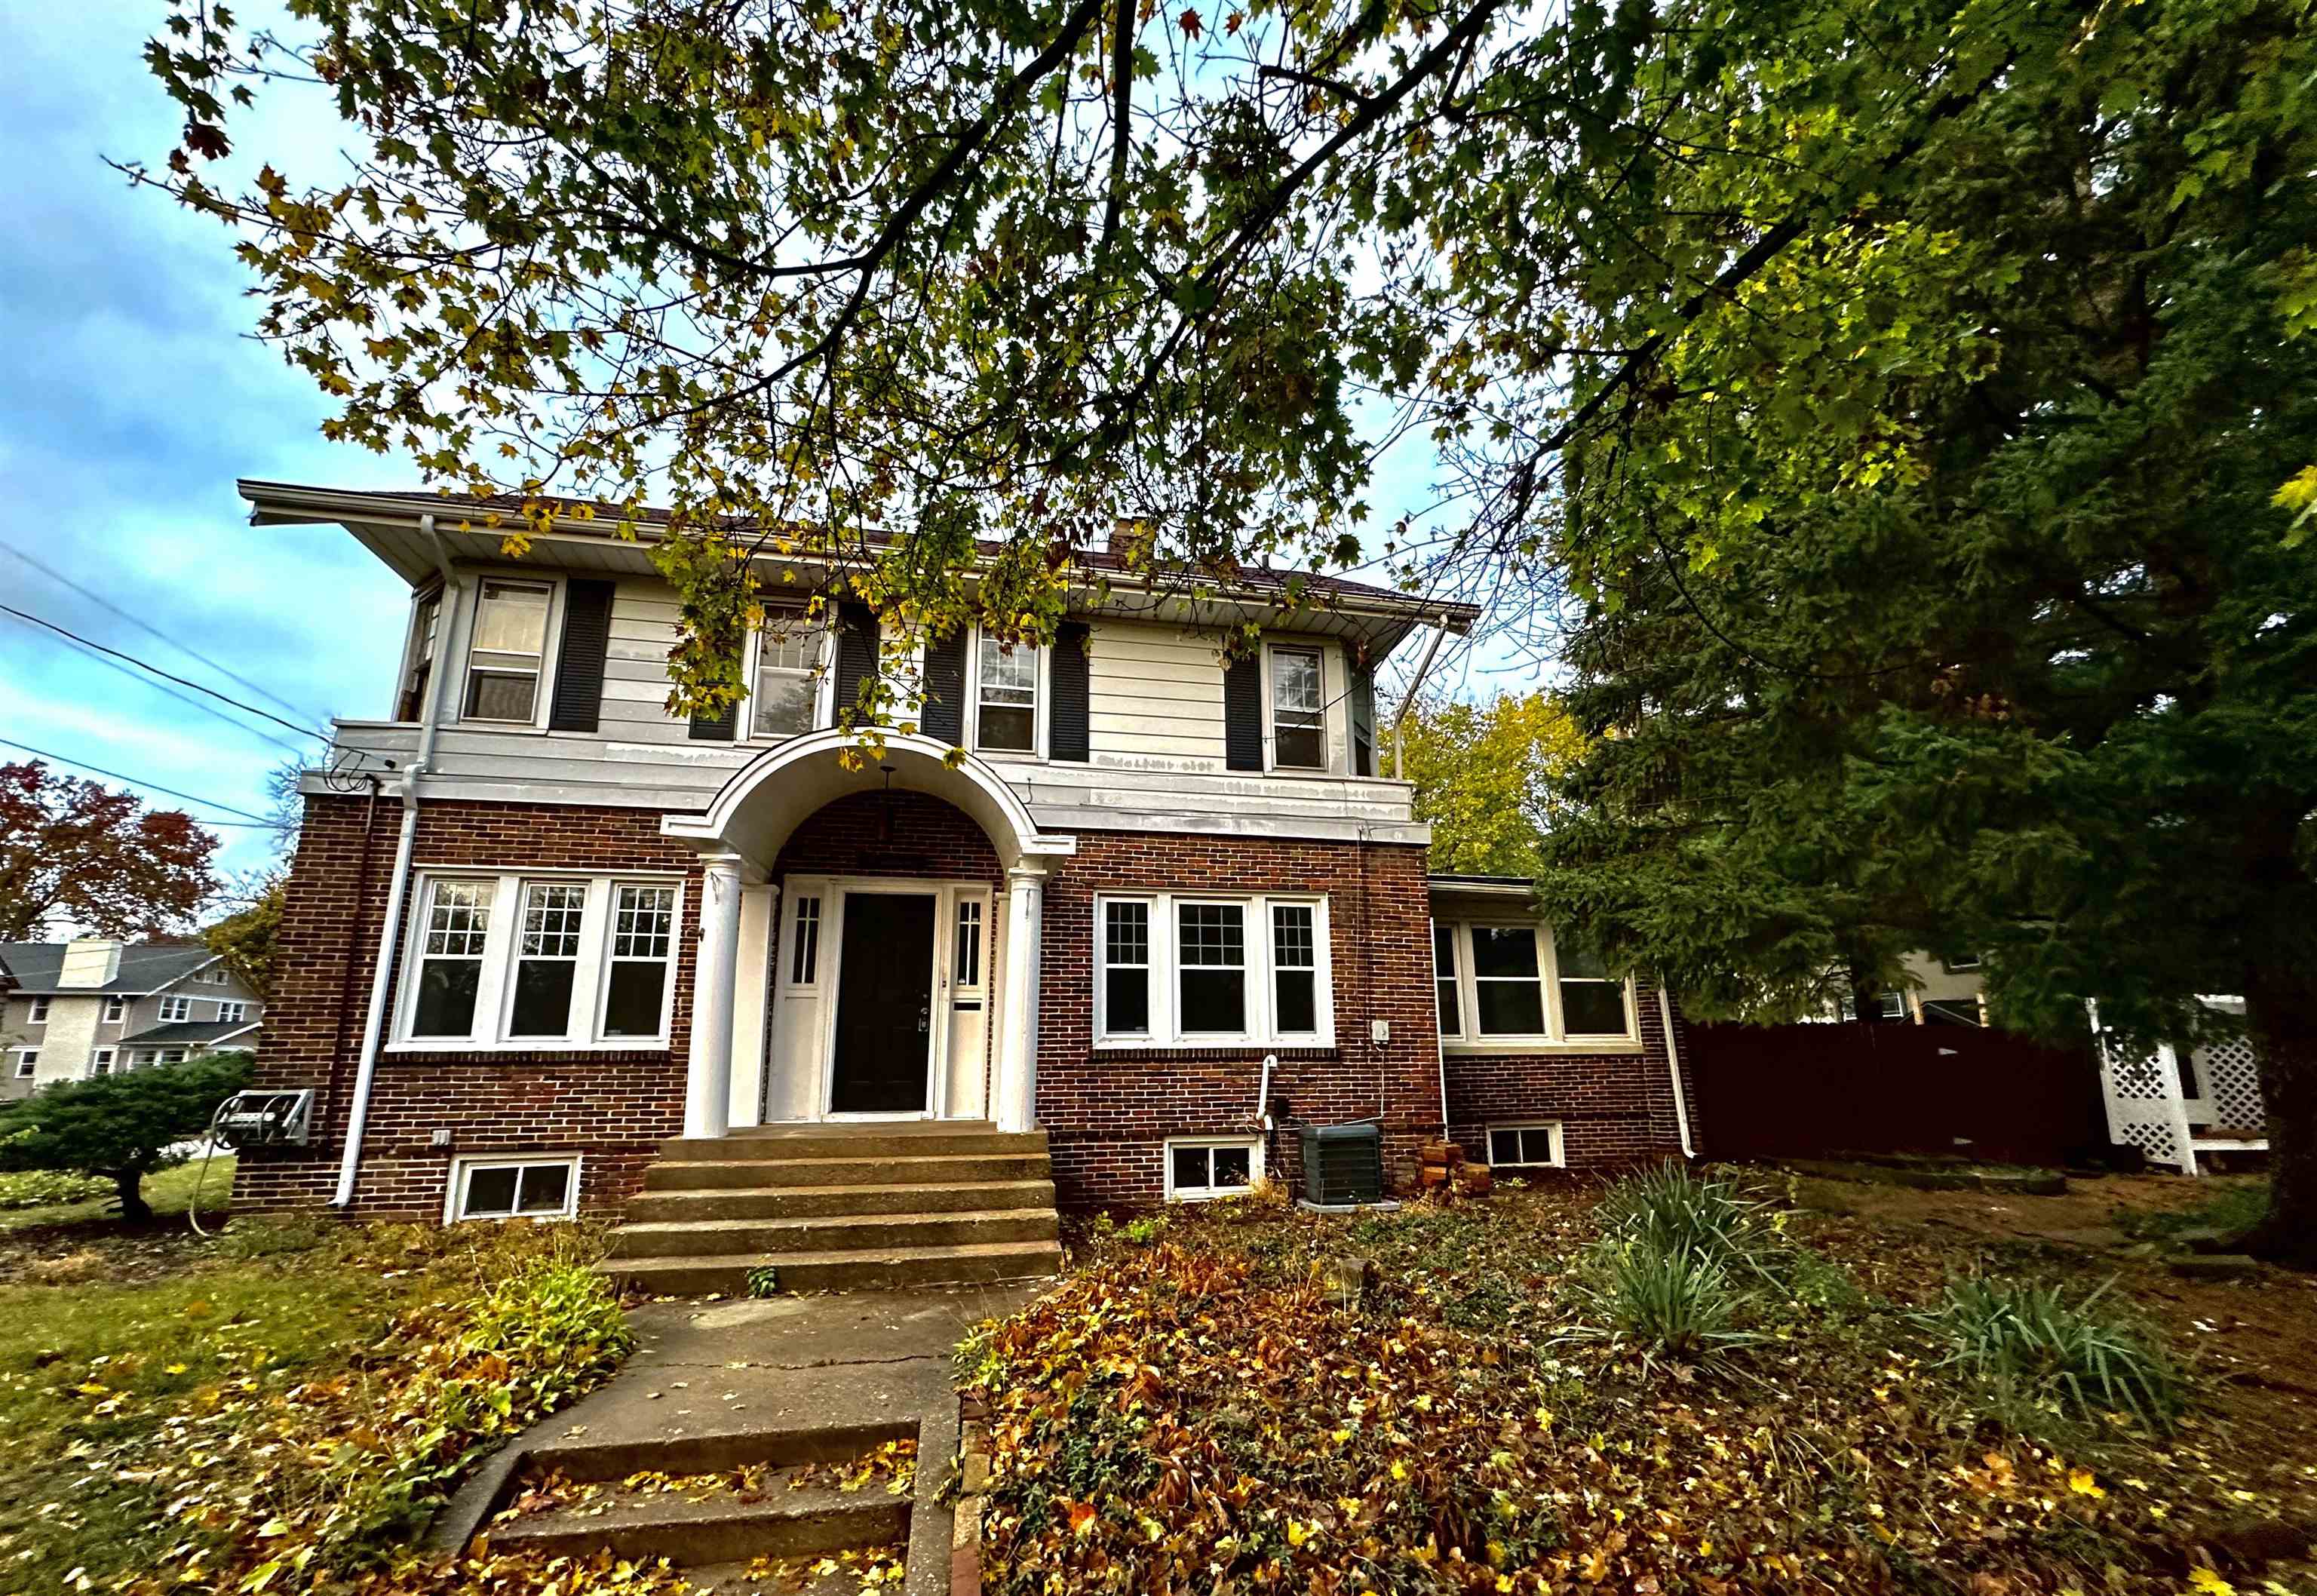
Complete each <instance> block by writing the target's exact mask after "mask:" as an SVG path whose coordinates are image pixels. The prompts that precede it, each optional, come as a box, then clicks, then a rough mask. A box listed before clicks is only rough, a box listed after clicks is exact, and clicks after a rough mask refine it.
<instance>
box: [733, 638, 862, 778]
mask: <svg viewBox="0 0 2317 1596" xmlns="http://www.w3.org/2000/svg"><path fill="white" fill-rule="evenodd" d="M793 607H795V606H793V605H771V606H768V607H767V609H766V611H765V615H766V618H767V619H770V618H771V615H772V613H773V611H774V610H785V609H791V608H793ZM812 625H813V626H814V627H815V628H817V629H818V630H819V632H820V667H819V669H818V670H817V671H815V672H814V673H813V684H812V724H811V725H810V726H808V727H806V728H805V729H804V731H792V732H790V733H789V734H788V736H785V737H773V736H770V735H766V734H763V733H759V732H758V731H757V730H756V671H757V669H758V668H759V667H760V665H761V664H762V663H763V660H764V654H765V629H764V628H763V627H761V626H759V627H757V628H756V629H755V630H754V631H752V632H749V633H748V646H747V650H746V656H747V658H746V659H745V661H744V663H745V665H746V667H747V668H746V669H745V670H744V671H743V672H742V673H741V677H740V679H741V681H742V682H743V683H745V684H746V685H747V694H746V695H744V696H743V697H742V698H741V700H740V724H739V725H738V727H737V728H735V731H737V733H738V737H737V739H736V740H738V741H739V742H742V743H753V744H755V745H756V747H758V748H761V749H771V748H778V747H779V746H780V745H781V744H783V743H784V742H787V741H789V740H790V739H791V738H796V737H806V736H810V734H811V733H813V732H815V731H822V730H825V729H826V728H827V727H830V726H833V725H835V724H836V639H837V624H836V605H826V606H824V607H823V609H822V612H821V614H819V615H818V616H816V617H813V618H812Z"/></svg>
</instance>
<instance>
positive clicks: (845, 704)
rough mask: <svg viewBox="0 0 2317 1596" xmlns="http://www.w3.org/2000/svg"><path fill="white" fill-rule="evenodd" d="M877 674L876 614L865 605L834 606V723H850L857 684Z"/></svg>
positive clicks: (856, 708) (855, 710)
mask: <svg viewBox="0 0 2317 1596" xmlns="http://www.w3.org/2000/svg"><path fill="white" fill-rule="evenodd" d="M876 674H877V612H876V611H874V610H872V609H871V608H870V607H869V606H868V605H865V604H840V605H837V606H836V723H837V724H838V725H840V726H843V725H849V724H851V723H852V722H853V719H854V716H855V714H856V713H858V711H859V709H860V706H861V684H862V683H863V682H865V681H867V680H868V679H869V678H870V677H872V676H875V675H876Z"/></svg>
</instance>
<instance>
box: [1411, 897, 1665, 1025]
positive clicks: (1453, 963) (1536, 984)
mask: <svg viewBox="0 0 2317 1596" xmlns="http://www.w3.org/2000/svg"><path fill="white" fill-rule="evenodd" d="M1432 974H1433V988H1434V991H1435V993H1436V1000H1437V1002H1438V1005H1439V1015H1440V1035H1441V1036H1442V1038H1443V1039H1444V1040H1445V1041H1446V1042H1448V1043H1449V1044H1451V1045H1454V1046H1458V1047H1462V1048H1463V1049H1465V1050H1466V1051H1468V1052H1485V1051H1487V1050H1488V1049H1489V1047H1492V1046H1499V1045H1513V1046H1524V1045H1540V1044H1552V1045H1568V1046H1570V1047H1571V1048H1572V1049H1576V1048H1582V1047H1585V1046H1588V1045H1595V1044H1604V1045H1610V1046H1612V1047H1618V1046H1622V1047H1624V1048H1625V1049H1627V1050H1630V1049H1631V1048H1632V1047H1633V1045H1635V1044H1636V1043H1637V1041H1638V1039H1639V1032H1638V1031H1637V1030H1636V1029H1635V1027H1634V1019H1633V997H1632V992H1631V990H1630V983H1629V982H1627V981H1626V979H1625V978H1624V976H1623V975H1619V974H1615V973H1612V972H1611V971H1610V969H1609V967H1608V965H1607V964H1606V963H1605V962H1604V961H1603V960H1602V958H1601V957H1600V955H1598V954H1597V953H1595V952H1593V951H1592V950H1591V949H1590V948H1588V946H1586V945H1585V943H1584V942H1583V941H1582V940H1581V939H1580V938H1579V937H1577V936H1576V935H1574V934H1570V935H1568V936H1563V937H1555V936H1554V935H1553V933H1552V931H1551V930H1549V929H1548V928H1544V927H1543V926H1539V925H1535V924H1534V923H1522V922H1519V921H1497V920H1489V919H1443V920H1436V921H1435V922H1434V924H1433V927H1432Z"/></svg>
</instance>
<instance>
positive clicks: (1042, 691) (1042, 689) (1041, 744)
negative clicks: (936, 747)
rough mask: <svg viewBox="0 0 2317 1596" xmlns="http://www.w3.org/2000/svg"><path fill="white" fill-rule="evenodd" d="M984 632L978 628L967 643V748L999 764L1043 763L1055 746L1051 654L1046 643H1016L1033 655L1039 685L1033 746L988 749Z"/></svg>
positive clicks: (1035, 692) (1032, 713)
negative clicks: (1050, 723)
mask: <svg viewBox="0 0 2317 1596" xmlns="http://www.w3.org/2000/svg"><path fill="white" fill-rule="evenodd" d="M982 636H983V633H982V629H981V628H980V626H974V627H972V628H971V629H969V630H968V632H966V643H965V705H964V709H965V714H964V717H963V727H964V732H965V746H966V747H967V748H969V749H972V750H973V752H974V753H975V754H977V755H979V756H980V758H984V759H989V760H992V761H996V762H999V763H1003V762H1005V761H1007V760H1013V761H1015V762H1017V763H1025V764H1027V763H1042V762H1043V761H1044V759H1045V757H1046V750H1047V749H1049V748H1051V746H1052V744H1051V742H1050V741H1049V740H1048V736H1047V714H1048V713H1049V708H1050V705H1051V701H1052V699H1053V677H1052V671H1051V659H1050V656H1051V650H1049V649H1048V648H1047V647H1046V645H1045V644H1043V643H1028V642H1022V643H1015V645H1014V646H1015V648H1016V649H1027V650H1030V652H1031V656H1032V658H1031V670H1032V671H1033V674H1034V677H1035V679H1036V686H1035V687H1034V688H1033V690H1032V694H1031V701H1030V746H1029V747H1028V748H1026V749H986V748H983V747H982V746H981V640H982Z"/></svg>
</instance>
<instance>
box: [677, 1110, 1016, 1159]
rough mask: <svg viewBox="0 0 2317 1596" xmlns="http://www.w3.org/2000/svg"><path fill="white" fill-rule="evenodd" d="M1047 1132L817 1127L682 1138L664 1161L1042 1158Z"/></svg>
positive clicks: (940, 1125) (934, 1123)
mask: <svg viewBox="0 0 2317 1596" xmlns="http://www.w3.org/2000/svg"><path fill="white" fill-rule="evenodd" d="M1045 1151H1046V1133H1045V1132H1043V1131H999V1130H991V1129H989V1128H987V1127H981V1128H976V1127H975V1126H973V1125H971V1124H967V1125H958V1124H956V1123H954V1122H947V1121H941V1120H930V1121H926V1122H923V1123H922V1124H921V1125H909V1126H892V1127H888V1126H884V1125H872V1126H859V1125H816V1126H812V1127H809V1128H799V1129H790V1128H786V1127H781V1128H771V1127H765V1128H758V1129H752V1130H738V1131H734V1132H733V1133H732V1134H730V1135H729V1136H677V1137H675V1138H673V1139H671V1140H669V1141H666V1142H663V1143H660V1146H659V1155H660V1157H661V1159H662V1160H663V1161H670V1162H674V1161H681V1160H688V1159H705V1160H709V1161H713V1162H717V1163H787V1162H791V1161H794V1160H797V1159H822V1158H911V1157H917V1158H923V1157H928V1156H935V1155H940V1154H949V1155H953V1156H956V1155H962V1154H967V1153H983V1154H990V1153H996V1154H1011V1155H1014V1156H1016V1157H1029V1156H1038V1157H1042V1156H1043V1155H1044V1153H1045Z"/></svg>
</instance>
